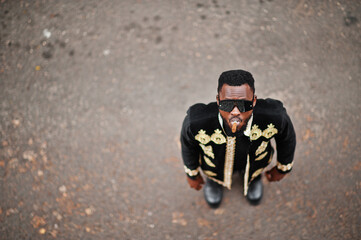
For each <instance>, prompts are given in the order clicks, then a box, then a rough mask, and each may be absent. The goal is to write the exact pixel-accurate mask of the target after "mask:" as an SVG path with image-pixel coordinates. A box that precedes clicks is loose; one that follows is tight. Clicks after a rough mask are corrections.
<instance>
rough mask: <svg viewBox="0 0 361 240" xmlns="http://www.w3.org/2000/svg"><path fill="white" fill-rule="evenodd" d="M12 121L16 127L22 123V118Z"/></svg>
mask: <svg viewBox="0 0 361 240" xmlns="http://www.w3.org/2000/svg"><path fill="white" fill-rule="evenodd" d="M11 122H12V124H13V125H14V127H18V126H19V125H20V120H19V119H14V120H12V121H11Z"/></svg>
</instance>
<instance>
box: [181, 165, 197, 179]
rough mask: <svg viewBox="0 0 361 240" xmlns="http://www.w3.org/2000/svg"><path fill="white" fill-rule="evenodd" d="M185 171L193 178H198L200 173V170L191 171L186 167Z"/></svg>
mask: <svg viewBox="0 0 361 240" xmlns="http://www.w3.org/2000/svg"><path fill="white" fill-rule="evenodd" d="M184 171H185V172H186V173H187V174H188V175H189V176H191V177H194V176H197V174H198V173H199V170H198V168H197V169H195V170H190V169H189V168H187V167H186V166H184Z"/></svg>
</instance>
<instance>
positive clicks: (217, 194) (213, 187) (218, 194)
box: [203, 178, 223, 208]
mask: <svg viewBox="0 0 361 240" xmlns="http://www.w3.org/2000/svg"><path fill="white" fill-rule="evenodd" d="M203 193H204V198H205V199H206V202H207V203H208V205H209V206H210V207H211V208H217V207H219V205H220V204H221V202H222V197H223V186H222V185H219V184H218V183H216V182H214V181H212V180H211V179H209V178H207V182H206V184H205V186H204V188H203Z"/></svg>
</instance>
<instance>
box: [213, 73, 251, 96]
mask: <svg viewBox="0 0 361 240" xmlns="http://www.w3.org/2000/svg"><path fill="white" fill-rule="evenodd" d="M223 84H228V85H229V86H242V85H243V84H248V85H249V86H250V87H251V89H252V91H253V93H254V92H255V90H256V89H255V87H254V79H253V76H252V74H251V73H250V72H247V71H244V70H241V69H239V70H229V71H226V72H223V73H222V74H221V76H219V79H218V89H217V91H218V93H219V92H220V91H221V89H222V86H223Z"/></svg>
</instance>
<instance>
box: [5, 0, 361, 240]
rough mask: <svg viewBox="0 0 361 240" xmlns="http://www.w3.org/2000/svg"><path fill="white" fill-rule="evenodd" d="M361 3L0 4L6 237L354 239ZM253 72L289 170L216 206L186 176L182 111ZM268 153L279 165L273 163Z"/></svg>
mask: <svg viewBox="0 0 361 240" xmlns="http://www.w3.org/2000/svg"><path fill="white" fill-rule="evenodd" d="M360 20H361V3H360V1H356V0H355V1H346V0H345V1H335V0H328V1H326V0H322V1H307V0H288V1H281V0H273V1H271V0H258V1H256V0H253V1H251V0H242V1H235V0H227V1H221V0H212V1H211V0H199V1H189V0H188V1H175V0H173V1H161V0H154V1H149V0H147V1H145V0H143V1H142V0H137V1H136V0H124V1H93V0H88V1H69V0H68V1H65V0H64V1H55V0H52V1H40V0H35V1H20V0H19V1H10V0H1V1H0V29H1V30H0V44H1V45H0V57H1V62H0V141H1V142H0V239H209V240H210V239H257V240H258V239H287V240H288V239H295V240H296V239H327V240H329V239H360V238H361V232H360V223H361V216H360V212H361V198H360V197H361V194H360V189H361V162H360V158H359V155H360V154H361V150H360V144H361V141H360V103H361V101H360V100H361V99H360V92H361V91H360V90H361V89H360V82H361V80H360V77H361V68H360V66H361V63H360V59H361V41H360V40H361V31H360V30H361V28H360V26H361V22H360ZM237 68H242V69H246V70H249V71H250V72H252V73H253V75H254V77H255V79H256V93H257V95H258V97H259V98H266V97H272V98H277V99H280V100H282V101H283V102H284V104H285V106H286V108H287V110H288V113H289V115H290V116H291V118H292V120H293V122H294V125H295V128H296V131H297V141H298V146H297V151H296V156H295V166H294V170H293V171H292V173H291V174H290V175H289V176H287V178H286V179H284V180H282V181H281V182H279V183H268V182H266V180H265V179H263V180H264V185H265V192H264V199H263V201H262V204H261V205H259V206H257V207H253V206H250V205H249V204H248V203H247V202H246V200H245V199H244V197H243V196H242V191H243V189H242V185H241V180H240V177H239V176H238V175H235V176H234V177H233V185H232V190H226V191H225V195H224V201H223V203H222V205H221V207H220V208H219V209H217V210H213V209H210V208H209V207H208V206H207V204H206V203H205V201H204V199H203V193H202V192H197V191H194V190H192V189H190V188H189V187H188V185H187V183H186V176H185V174H184V172H183V164H182V160H181V156H180V144H179V140H178V139H179V132H180V128H181V123H182V121H183V118H184V116H185V112H186V110H187V108H188V107H189V106H190V105H192V104H194V103H197V102H204V103H207V102H210V101H214V100H215V95H216V87H217V79H218V76H219V74H220V73H221V72H222V71H225V70H229V69H237ZM273 164H274V163H273Z"/></svg>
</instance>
